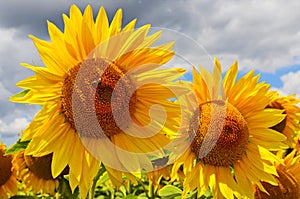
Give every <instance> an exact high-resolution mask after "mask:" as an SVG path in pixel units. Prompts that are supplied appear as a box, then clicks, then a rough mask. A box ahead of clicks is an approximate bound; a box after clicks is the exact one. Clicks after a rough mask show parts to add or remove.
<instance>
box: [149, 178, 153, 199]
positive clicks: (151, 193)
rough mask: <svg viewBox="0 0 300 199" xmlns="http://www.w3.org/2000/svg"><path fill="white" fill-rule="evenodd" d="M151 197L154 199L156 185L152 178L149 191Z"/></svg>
mask: <svg viewBox="0 0 300 199" xmlns="http://www.w3.org/2000/svg"><path fill="white" fill-rule="evenodd" d="M148 195H149V198H151V199H154V187H153V183H152V181H151V180H149V191H148Z"/></svg>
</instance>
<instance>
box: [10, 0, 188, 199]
mask: <svg viewBox="0 0 300 199" xmlns="http://www.w3.org/2000/svg"><path fill="white" fill-rule="evenodd" d="M63 20H64V32H61V31H60V30H59V29H58V28H57V27H56V26H55V25H54V24H52V23H51V22H48V31H49V35H50V39H51V41H50V42H48V41H44V40H40V39H38V38H36V37H34V36H31V35H30V37H31V38H32V40H33V42H34V44H35V46H36V48H37V50H38V51H39V54H40V57H41V59H42V61H43V62H44V64H45V67H38V66H31V65H29V64H22V65H23V66H24V67H26V68H29V69H31V70H32V71H34V72H35V75H34V76H31V77H29V78H27V79H24V80H22V81H20V82H19V83H17V86H19V87H21V88H24V89H25V90H24V91H23V92H21V93H20V94H17V95H15V96H13V97H12V98H11V100H12V101H14V102H18V103H31V104H39V105H42V109H41V110H40V111H39V113H38V114H37V115H36V117H35V118H34V120H33V121H32V122H31V124H30V125H29V126H28V128H27V129H26V130H25V131H24V134H23V135H22V141H25V140H31V142H30V144H29V145H28V147H27V149H26V154H25V155H32V156H34V157H36V156H38V157H40V156H45V155H48V154H53V156H52V165H51V170H52V176H53V177H54V178H56V177H57V176H58V175H59V174H60V173H61V172H62V171H63V169H64V168H65V167H66V166H67V165H69V168H70V169H69V176H70V186H71V189H72V190H74V189H75V188H76V186H77V185H79V187H80V192H81V196H82V198H84V197H85V196H86V194H87V192H88V190H89V188H90V186H91V182H92V180H93V178H94V176H95V175H96V173H97V171H98V169H99V167H100V162H99V161H98V159H101V160H102V158H104V159H105V158H107V159H108V160H110V159H112V158H115V159H116V165H117V164H120V165H121V166H122V167H124V170H125V171H129V172H131V171H132V170H134V171H136V170H138V169H141V168H140V167H141V165H142V164H143V163H141V162H140V159H138V158H134V157H133V158H131V159H128V158H129V157H128V156H126V155H124V153H123V152H124V151H129V152H132V153H140V154H143V153H145V152H151V151H157V150H158V149H160V148H161V147H162V146H164V145H166V144H168V143H169V139H168V138H167V137H166V136H165V134H167V133H168V132H173V130H174V128H177V127H176V124H174V122H175V119H174V118H176V117H178V111H180V109H179V106H177V105H174V104H173V103H171V102H170V100H169V99H170V98H174V97H175V96H174V93H172V92H171V91H170V90H169V89H168V87H172V88H175V89H176V88H181V89H182V87H180V86H178V84H177V83H176V82H174V80H175V79H177V78H178V77H180V76H181V75H182V74H183V73H184V72H185V71H184V69H180V68H165V69H159V68H160V66H161V65H162V64H164V63H166V62H168V61H169V60H170V59H171V58H172V57H173V55H174V52H173V51H171V48H172V46H173V43H166V44H162V45H159V46H155V47H152V45H153V44H154V43H155V42H156V40H157V39H158V38H159V37H160V34H161V32H156V33H154V34H152V35H150V36H147V34H148V31H149V29H150V25H145V26H143V27H141V28H139V29H137V30H134V26H135V22H136V20H133V21H131V22H130V23H129V24H127V25H126V26H124V28H123V29H122V10H121V9H119V10H118V11H117V12H116V14H115V16H114V18H113V20H112V22H111V24H110V25H109V23H108V19H107V15H106V13H105V10H104V8H102V7H101V9H100V11H99V13H98V15H97V17H96V20H95V21H94V19H93V13H92V8H91V6H87V7H86V9H85V11H84V13H83V14H82V13H81V11H80V10H79V9H78V8H77V7H76V6H75V5H73V6H71V8H70V17H68V16H66V15H63ZM80 78H82V79H80ZM78 82H79V84H78ZM117 86H119V87H118V89H115V88H116V87H117ZM113 96H117V97H115V98H113ZM91 105H93V106H91ZM153 105H160V107H158V108H155V106H154V107H152V106H153ZM162 107H163V109H164V110H162ZM113 109H114V112H113ZM150 109H151V111H150ZM74 111H75V114H73V113H74ZM76 111H77V112H76ZM149 111H150V114H148V113H149ZM163 113H166V119H165V120H162V121H159V119H160V118H162V115H163ZM91 115H92V116H94V115H96V121H97V122H96V123H97V124H96V123H95V122H94V121H92V120H91V119H90V116H91ZM128 116H129V117H128ZM151 116H152V117H151ZM152 118H156V119H153V120H152ZM157 118H158V119H157ZM130 119H132V121H134V122H131V120H130ZM93 122H94V123H93ZM98 124H100V126H101V128H102V130H103V133H102V132H100V130H99V128H98V126H97V125H98ZM146 125H152V126H150V128H143V130H141V128H140V127H144V126H146ZM124 129H125V130H126V133H128V132H129V134H126V133H124V131H123V130H124ZM157 131H159V133H157V134H155V133H156V132H157ZM139 136H140V137H139ZM142 137H144V139H143V138H142ZM145 137H147V138H145ZM107 138H108V139H107ZM112 143H113V145H115V146H117V147H116V154H111V153H107V152H105V150H106V151H109V150H107V149H106V148H105V147H106V146H110V145H111V144H112ZM85 146H88V147H89V148H88V149H87V148H86V147H85ZM120 149H121V150H120ZM122 150H123V151H122ZM97 153H99V154H97ZM146 161H147V159H146V157H145V162H146ZM149 162H150V161H149ZM149 164H151V162H150V163H149ZM109 166H111V167H112V166H114V165H113V164H112V165H109ZM117 172H118V171H117V170H115V172H114V173H112V175H115V177H117V176H121V175H120V174H119V173H117ZM118 179H119V178H118ZM119 180H121V179H119Z"/></svg>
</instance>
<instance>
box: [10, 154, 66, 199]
mask: <svg viewBox="0 0 300 199" xmlns="http://www.w3.org/2000/svg"><path fill="white" fill-rule="evenodd" d="M51 162H52V154H48V155H46V156H42V157H32V156H31V155H24V151H21V152H18V153H17V154H15V156H14V158H13V160H12V163H13V165H14V167H15V169H16V173H17V178H18V179H19V180H20V181H22V182H23V183H24V185H25V189H27V190H32V191H33V192H34V193H47V194H50V195H54V194H55V192H57V191H58V185H59V180H58V177H57V178H56V179H54V178H53V177H52V174H51ZM63 174H68V168H67V167H66V168H65V169H64V171H63V173H62V174H61V175H63ZM59 177H60V176H59Z"/></svg>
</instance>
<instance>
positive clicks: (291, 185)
mask: <svg viewBox="0 0 300 199" xmlns="http://www.w3.org/2000/svg"><path fill="white" fill-rule="evenodd" d="M277 173H278V176H279V177H276V179H277V182H278V186H273V185H271V184H269V183H267V182H261V183H262V185H263V186H264V188H265V189H266V190H267V192H268V193H269V195H267V194H266V193H265V192H262V191H261V190H260V189H258V187H257V186H256V187H255V198H257V199H268V198H281V199H290V198H299V195H300V188H299V184H298V181H297V180H296V179H295V177H293V176H292V175H290V174H289V173H288V172H285V171H282V170H277Z"/></svg>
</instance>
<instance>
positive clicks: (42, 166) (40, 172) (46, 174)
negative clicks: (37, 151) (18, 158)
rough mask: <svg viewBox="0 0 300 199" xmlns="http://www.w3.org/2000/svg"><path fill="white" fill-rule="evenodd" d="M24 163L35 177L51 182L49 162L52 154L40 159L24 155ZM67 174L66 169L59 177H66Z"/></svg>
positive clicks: (67, 169) (67, 170)
mask: <svg viewBox="0 0 300 199" xmlns="http://www.w3.org/2000/svg"><path fill="white" fill-rule="evenodd" d="M24 159H25V163H26V165H27V167H28V168H29V170H30V171H31V172H32V173H34V174H35V175H36V176H37V177H39V178H42V179H44V180H53V177H52V174H51V162H52V154H48V155H46V156H42V157H32V156H31V155H24ZM68 172H69V168H68V167H66V168H65V169H64V170H63V172H62V173H61V175H66V174H68Z"/></svg>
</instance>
